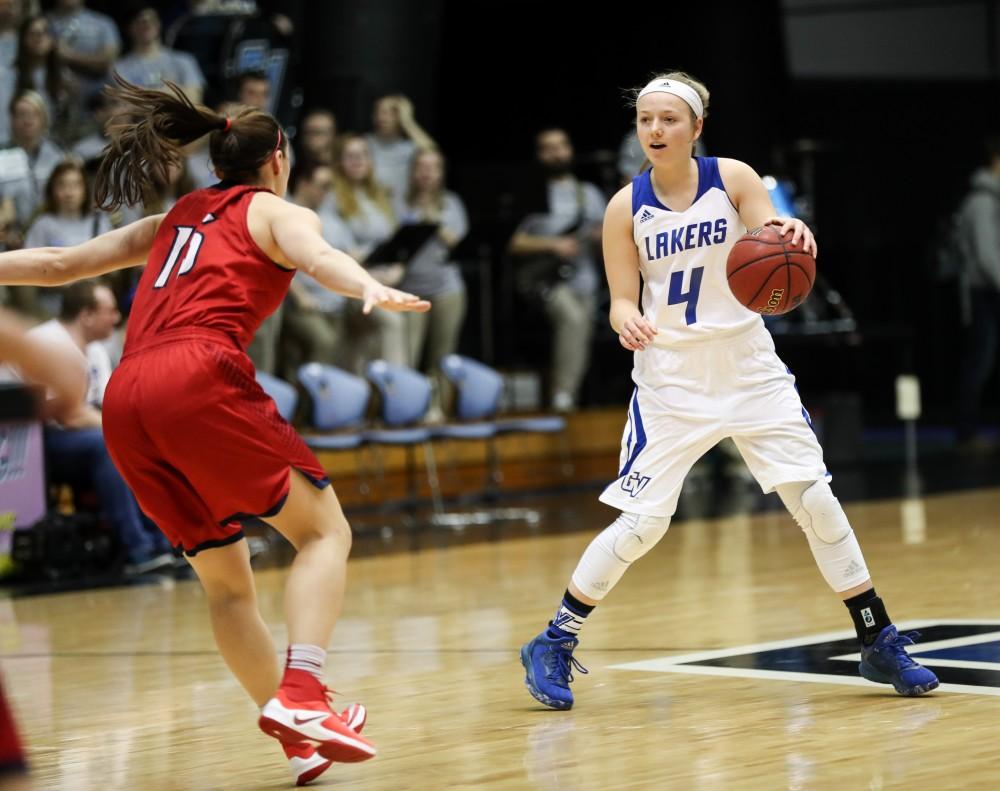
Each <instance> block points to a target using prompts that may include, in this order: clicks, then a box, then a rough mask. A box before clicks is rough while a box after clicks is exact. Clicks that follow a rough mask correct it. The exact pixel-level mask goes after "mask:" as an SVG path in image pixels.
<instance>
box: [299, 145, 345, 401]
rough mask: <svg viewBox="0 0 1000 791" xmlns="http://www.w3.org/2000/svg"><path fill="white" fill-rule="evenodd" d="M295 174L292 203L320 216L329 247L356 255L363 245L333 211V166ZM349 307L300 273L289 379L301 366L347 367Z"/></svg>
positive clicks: (303, 168)
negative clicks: (345, 361)
mask: <svg viewBox="0 0 1000 791" xmlns="http://www.w3.org/2000/svg"><path fill="white" fill-rule="evenodd" d="M292 175H293V183H292V184H291V188H292V189H291V200H292V203H295V204H297V205H299V206H305V207H306V208H307V209H312V210H313V211H315V212H316V214H318V215H319V219H320V233H321V234H322V236H323V238H324V239H325V240H326V242H327V243H328V244H329V245H330V246H331V247H333V248H335V249H337V250H342V251H344V252H346V253H348V254H351V255H353V253H354V251H355V249H356V248H357V243H356V242H355V240H354V237H353V235H352V234H351V231H350V229H349V228H348V227H347V225H345V224H344V222H343V221H342V220H341V219H340V218H339V217H337V215H335V214H334V213H333V212H332V211H331V209H330V205H329V201H328V200H327V195H328V194H329V192H330V187H331V186H332V185H333V170H332V169H331V167H330V166H329V165H327V164H323V163H320V162H311V161H306V162H303V163H301V164H300V165H297V166H296V168H295V170H294V171H293V173H292ZM346 306H347V298H346V297H343V296H341V295H340V294H337V293H335V292H333V291H330V290H329V289H328V288H326V287H325V286H323V285H321V284H320V283H319V282H318V281H317V280H315V279H314V278H312V277H310V276H309V275H307V274H305V273H304V272H297V273H296V274H295V277H294V278H293V279H292V285H291V288H290V289H289V292H288V304H286V306H285V311H284V314H283V318H282V325H281V348H282V363H283V365H284V377H285V379H287V380H288V381H290V382H291V381H295V373H296V370H297V369H298V366H299V365H301V364H302V363H306V362H319V363H326V364H327V365H341V366H342V365H343V358H344V357H345V354H344V352H345V349H344V342H345V340H346V332H345V330H346V327H345V321H346V310H345V308H346Z"/></svg>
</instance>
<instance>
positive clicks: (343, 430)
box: [298, 363, 371, 450]
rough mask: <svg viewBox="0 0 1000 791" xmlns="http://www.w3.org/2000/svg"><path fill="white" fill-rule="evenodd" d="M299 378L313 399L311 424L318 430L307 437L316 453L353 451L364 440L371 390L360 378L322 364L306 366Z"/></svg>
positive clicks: (299, 372) (302, 368)
mask: <svg viewBox="0 0 1000 791" xmlns="http://www.w3.org/2000/svg"><path fill="white" fill-rule="evenodd" d="M298 379H299V382H300V383H301V384H302V387H303V388H305V391H306V392H307V393H308V394H309V397H310V398H311V400H312V411H311V413H310V418H309V422H310V424H311V425H312V427H313V428H315V429H316V430H317V431H323V432H339V433H325V434H314V435H310V436H307V437H305V441H306V444H307V445H308V446H309V447H310V448H313V449H314V450H350V449H353V448H357V447H359V446H360V445H361V444H362V443H363V442H364V440H365V436H364V433H363V431H362V428H363V423H364V419H365V413H366V412H367V411H368V402H369V401H370V400H371V387H370V386H369V384H368V382H366V381H365V380H364V379H362V378H361V377H360V376H355V375H354V374H352V373H348V372H347V371H343V370H341V369H340V368H335V367H334V366H332V365H324V364H323V363H306V364H305V365H303V366H301V367H300V368H299V370H298Z"/></svg>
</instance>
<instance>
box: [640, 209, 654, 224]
mask: <svg viewBox="0 0 1000 791" xmlns="http://www.w3.org/2000/svg"><path fill="white" fill-rule="evenodd" d="M654 217H655V215H654V214H653V212H651V211H650V210H649V209H643V210H642V214H641V215H640V216H639V224H640V225H641V224H642V223H644V222H646V221H647V220H652V219H653V218H654Z"/></svg>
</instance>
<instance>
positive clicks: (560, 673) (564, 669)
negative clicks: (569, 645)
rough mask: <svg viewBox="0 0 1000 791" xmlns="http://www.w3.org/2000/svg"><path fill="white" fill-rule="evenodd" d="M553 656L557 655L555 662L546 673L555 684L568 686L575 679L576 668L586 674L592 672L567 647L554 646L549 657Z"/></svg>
mask: <svg viewBox="0 0 1000 791" xmlns="http://www.w3.org/2000/svg"><path fill="white" fill-rule="evenodd" d="M553 656H554V657H555V662H554V663H553V665H552V667H551V668H550V669H549V672H548V673H546V675H545V677H546V678H547V679H548V680H549V681H551V682H552V683H553V684H556V685H558V686H560V687H567V688H568V687H569V684H570V682H571V681H572V680H573V671H574V670H576V671H578V672H580V673H583V674H584V675H586V674H587V673H589V672H590V671H589V670H587V668H585V667H584V666H583V665H581V664H580V662H579V660H578V659H577V658H576V657H575V656H573V653H572V652H571V651H567V650H566V649H565V648H558V647H553V648H551V649H549V657H553Z"/></svg>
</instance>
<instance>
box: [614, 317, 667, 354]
mask: <svg viewBox="0 0 1000 791" xmlns="http://www.w3.org/2000/svg"><path fill="white" fill-rule="evenodd" d="M658 332H659V330H658V329H656V327H654V326H653V325H652V324H651V323H650V322H649V321H647V320H646V317H645V316H635V317H633V318H631V319H627V320H626V321H625V323H624V324H622V328H621V331H620V332H619V333H618V342H619V343H621V345H622V346H624V347H625V348H626V349H628V350H629V351H632V352H638V351H642V350H643V349H645V348H646V347H647V346H649V344H651V343H652V342H653V336H654V335H656V334H657V333H658Z"/></svg>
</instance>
